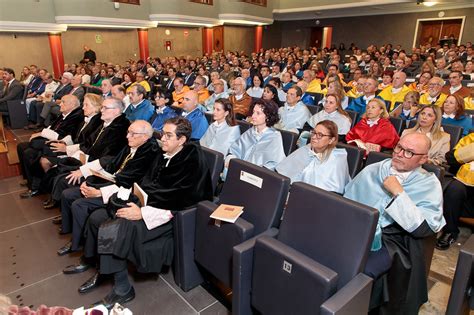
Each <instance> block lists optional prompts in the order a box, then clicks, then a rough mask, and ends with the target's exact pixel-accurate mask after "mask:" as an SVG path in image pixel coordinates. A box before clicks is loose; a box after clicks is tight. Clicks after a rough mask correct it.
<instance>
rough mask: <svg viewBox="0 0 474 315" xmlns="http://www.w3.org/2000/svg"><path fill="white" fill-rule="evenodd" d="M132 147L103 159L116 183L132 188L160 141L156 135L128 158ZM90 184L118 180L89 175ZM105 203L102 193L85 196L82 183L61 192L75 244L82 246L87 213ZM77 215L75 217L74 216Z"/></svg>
mask: <svg viewBox="0 0 474 315" xmlns="http://www.w3.org/2000/svg"><path fill="white" fill-rule="evenodd" d="M129 153H130V147H129V146H126V147H125V148H123V149H122V150H121V151H120V152H119V153H118V154H117V155H116V156H115V157H113V158H111V159H110V158H107V157H104V158H101V159H99V163H100V165H101V166H102V168H103V169H104V170H105V171H107V172H108V173H110V174H113V175H115V185H117V186H118V187H125V188H130V187H132V186H133V183H135V182H139V181H141V180H142V178H143V176H144V175H145V173H146V171H147V170H148V168H149V166H150V164H151V163H152V162H153V160H154V159H155V157H156V154H157V153H158V143H157V142H156V140H155V139H154V138H150V139H148V141H147V142H145V143H144V144H142V145H141V146H139V147H138V148H137V150H136V152H135V154H134V155H133V158H131V159H130V158H129V159H128V160H127V158H128V155H129ZM86 183H87V185H88V186H91V187H94V188H96V189H100V188H102V187H106V186H111V185H113V184H114V183H112V182H110V181H108V180H105V179H103V178H101V177H98V176H95V175H92V176H89V177H87V179H86ZM102 207H104V201H103V198H102V197H94V198H84V196H82V195H81V192H80V188H79V187H73V188H70V189H66V190H65V191H64V193H62V195H61V215H62V218H63V219H62V230H63V231H65V232H72V248H73V249H74V250H77V249H79V247H80V241H81V236H82V231H83V229H84V224H85V223H86V221H87V217H88V216H89V214H90V213H92V212H93V211H95V210H96V209H98V208H102ZM73 216H74V220H73Z"/></svg>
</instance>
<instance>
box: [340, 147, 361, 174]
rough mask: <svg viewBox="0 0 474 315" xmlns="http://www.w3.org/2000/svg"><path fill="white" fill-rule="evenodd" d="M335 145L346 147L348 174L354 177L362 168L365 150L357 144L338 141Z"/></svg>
mask: <svg viewBox="0 0 474 315" xmlns="http://www.w3.org/2000/svg"><path fill="white" fill-rule="evenodd" d="M337 147H338V148H343V149H346V152H347V165H348V166H349V175H350V176H351V178H354V177H355V176H356V175H357V173H359V171H360V170H361V169H362V164H363V161H364V154H365V151H364V150H363V149H361V148H359V147H357V146H353V145H349V144H345V143H340V142H339V143H338V144H337Z"/></svg>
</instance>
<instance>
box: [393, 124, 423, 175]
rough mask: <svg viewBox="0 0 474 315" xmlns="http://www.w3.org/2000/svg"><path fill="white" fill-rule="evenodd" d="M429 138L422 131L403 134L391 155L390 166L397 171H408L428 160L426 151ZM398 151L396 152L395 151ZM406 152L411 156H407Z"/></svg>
mask: <svg viewBox="0 0 474 315" xmlns="http://www.w3.org/2000/svg"><path fill="white" fill-rule="evenodd" d="M430 148H431V140H430V139H429V138H428V137H427V136H426V135H424V134H422V133H409V134H407V135H404V136H403V137H402V138H401V139H400V141H399V142H398V144H397V146H396V147H395V149H394V151H393V155H392V166H393V168H395V169H396V170H397V171H399V172H410V171H413V170H414V169H416V168H417V167H419V166H421V165H423V164H424V163H426V162H427V161H428V152H429V150H430ZM395 151H398V153H395ZM408 152H411V153H413V156H412V157H410V158H407V157H406V155H407V153H408Z"/></svg>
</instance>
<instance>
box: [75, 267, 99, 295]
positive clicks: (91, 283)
mask: <svg viewBox="0 0 474 315" xmlns="http://www.w3.org/2000/svg"><path fill="white" fill-rule="evenodd" d="M102 277H103V276H101V275H100V273H99V272H96V273H95V274H94V275H93V276H92V277H90V278H89V280H87V281H86V282H84V283H83V284H82V285H81V286H80V287H79V289H77V291H79V293H87V292H89V291H92V290H93V289H95V288H97V287H98V286H99V285H100V284H101V283H102Z"/></svg>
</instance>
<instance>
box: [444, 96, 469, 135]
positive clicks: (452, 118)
mask: <svg viewBox="0 0 474 315" xmlns="http://www.w3.org/2000/svg"><path fill="white" fill-rule="evenodd" d="M441 109H442V111H443V119H442V121H441V124H443V125H454V126H459V127H462V128H463V133H462V135H463V136H466V135H467V134H468V133H469V131H470V130H471V129H473V128H474V125H473V122H472V117H470V116H469V115H465V113H464V111H465V105H464V99H463V98H462V97H461V96H459V95H455V94H453V95H450V96H448V97H447V98H446V100H445V101H444V104H443V106H442V108H441Z"/></svg>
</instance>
